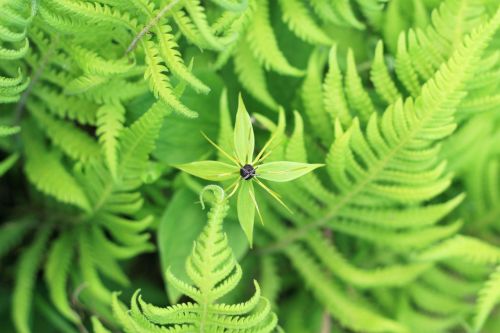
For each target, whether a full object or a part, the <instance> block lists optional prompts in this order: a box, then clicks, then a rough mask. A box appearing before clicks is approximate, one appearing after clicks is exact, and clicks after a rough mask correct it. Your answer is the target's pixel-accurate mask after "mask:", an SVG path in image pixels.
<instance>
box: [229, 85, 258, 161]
mask: <svg viewBox="0 0 500 333" xmlns="http://www.w3.org/2000/svg"><path fill="white" fill-rule="evenodd" d="M254 146H255V138H254V134H253V128H252V121H251V120H250V116H249V115H248V112H247V110H246V108H245V104H243V99H242V98H241V95H240V96H239V100H238V112H237V113H236V123H235V125H234V149H235V151H236V157H237V158H238V161H239V162H240V163H241V164H248V163H250V162H251V161H252V157H253V150H254Z"/></svg>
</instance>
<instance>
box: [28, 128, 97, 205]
mask: <svg viewBox="0 0 500 333" xmlns="http://www.w3.org/2000/svg"><path fill="white" fill-rule="evenodd" d="M22 134H23V141H24V144H25V154H26V164H25V172H26V175H27V177H28V179H29V180H30V181H31V182H32V183H33V185H35V187H36V188H37V189H39V190H40V191H42V192H44V193H45V194H48V195H49V196H52V197H54V198H55V199H56V200H59V201H61V202H64V203H69V204H72V205H75V206H77V207H80V208H81V209H83V210H84V211H87V210H89V209H90V205H89V202H88V199H87V197H86V196H85V193H84V192H83V189H82V188H81V187H80V185H79V184H78V182H77V181H76V180H75V178H73V176H72V175H71V174H70V173H69V172H68V171H67V170H66V169H65V168H64V166H63V165H62V163H61V161H60V158H59V156H58V155H57V153H56V152H54V151H48V150H47V149H46V148H45V147H44V146H43V144H42V142H41V140H39V138H38V137H36V136H35V135H34V133H33V129H25V130H24V129H23V133H22Z"/></svg>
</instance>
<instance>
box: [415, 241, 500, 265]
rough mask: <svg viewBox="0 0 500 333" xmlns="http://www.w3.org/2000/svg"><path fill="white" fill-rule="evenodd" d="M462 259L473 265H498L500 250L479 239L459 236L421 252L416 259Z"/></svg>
mask: <svg viewBox="0 0 500 333" xmlns="http://www.w3.org/2000/svg"><path fill="white" fill-rule="evenodd" d="M453 258H462V259H464V260H466V261H468V262H471V263H483V264H496V263H498V261H499V260H500V249H499V248H497V247H496V246H493V245H490V244H488V243H486V242H483V241H481V240H479V239H476V238H473V237H468V236H461V235H457V236H455V237H453V238H451V239H448V240H445V241H443V242H441V243H439V244H437V245H435V246H433V247H431V248H429V249H426V250H424V251H422V252H420V253H419V254H418V255H417V256H416V259H418V260H425V261H429V260H431V261H436V260H449V259H453Z"/></svg>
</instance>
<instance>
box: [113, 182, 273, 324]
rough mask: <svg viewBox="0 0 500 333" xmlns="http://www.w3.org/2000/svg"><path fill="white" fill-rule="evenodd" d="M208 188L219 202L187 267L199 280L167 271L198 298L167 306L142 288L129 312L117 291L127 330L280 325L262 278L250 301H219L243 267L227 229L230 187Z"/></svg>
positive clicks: (118, 309) (173, 282)
mask: <svg viewBox="0 0 500 333" xmlns="http://www.w3.org/2000/svg"><path fill="white" fill-rule="evenodd" d="M206 190H210V191H212V192H213V194H214V206H213V208H212V209H211V210H210V212H209V214H208V217H209V219H208V224H207V225H206V227H205V228H204V230H203V232H202V233H201V235H200V236H199V237H198V239H197V241H196V242H195V244H194V247H193V251H192V253H191V255H190V256H189V257H188V259H187V261H186V271H187V273H188V276H189V277H190V279H191V280H192V281H193V283H194V285H190V284H188V283H186V282H184V281H182V280H180V279H178V278H177V277H176V276H175V275H174V273H173V272H172V271H171V270H170V269H168V271H167V273H166V274H167V281H168V283H170V284H171V285H172V286H174V287H175V288H176V289H178V290H179V291H180V292H182V293H183V294H185V295H187V296H188V297H189V298H191V299H192V300H194V301H195V303H183V304H177V305H172V306H169V307H166V308H161V307H157V306H154V305H151V304H149V303H146V302H145V301H143V300H142V297H141V296H140V295H139V291H137V292H136V293H135V294H134V296H133V297H132V301H131V302H132V304H131V310H130V313H128V312H126V311H125V309H124V308H123V307H122V306H121V304H120V303H119V301H118V298H117V295H116V294H115V296H114V298H113V310H114V311H115V316H116V317H117V318H118V319H119V320H120V322H121V323H122V325H123V326H124V327H125V329H126V331H128V332H142V331H148V330H149V331H158V332H160V331H164V330H168V331H169V332H186V331H207V332H223V331H233V330H237V331H238V332H272V331H274V329H275V328H276V324H277V318H276V315H275V314H273V313H272V312H271V310H270V303H269V301H267V300H266V299H265V298H262V297H261V296H260V288H259V285H258V284H257V282H254V283H255V288H256V292H255V294H254V295H253V296H252V297H251V298H250V299H249V300H248V301H246V302H243V303H239V304H235V305H228V304H224V303H219V302H218V300H219V299H220V298H222V297H223V296H224V295H226V294H227V293H228V292H230V291H231V290H232V289H233V288H235V286H236V285H237V284H238V282H239V281H240V279H241V275H242V271H241V268H240V266H239V265H238V263H237V262H236V259H235V258H234V256H233V254H232V251H231V249H230V248H229V245H228V242H227V235H226V234H224V233H223V232H222V222H223V219H224V217H225V216H226V214H227V210H228V208H229V207H228V204H227V199H226V198H225V194H224V191H223V190H222V188H220V187H217V186H208V187H206V188H205V189H204V190H203V192H205V191H206ZM203 192H202V194H201V197H202V196H203ZM201 200H203V198H201ZM202 202H203V201H202Z"/></svg>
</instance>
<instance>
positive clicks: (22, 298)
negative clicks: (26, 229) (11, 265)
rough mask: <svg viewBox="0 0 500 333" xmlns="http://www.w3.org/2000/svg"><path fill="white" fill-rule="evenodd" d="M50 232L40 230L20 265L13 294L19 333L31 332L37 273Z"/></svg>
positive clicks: (16, 325) (14, 312)
mask: <svg viewBox="0 0 500 333" xmlns="http://www.w3.org/2000/svg"><path fill="white" fill-rule="evenodd" d="M50 232H51V230H50V229H49V228H42V229H40V231H39V232H38V233H37V235H36V238H35V240H34V241H33V243H32V244H31V245H30V246H29V247H28V248H26V249H25V250H24V251H23V253H22V255H21V258H20V260H19V263H18V267H17V272H16V281H15V286H14V292H13V294H12V320H13V322H14V326H15V328H16V330H17V331H18V332H19V333H30V332H31V328H30V324H29V317H30V309H31V302H32V298H33V288H34V285H35V278H36V272H37V270H38V268H39V264H40V260H41V258H42V253H43V249H44V248H45V244H46V243H47V240H48V238H49V236H50Z"/></svg>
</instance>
